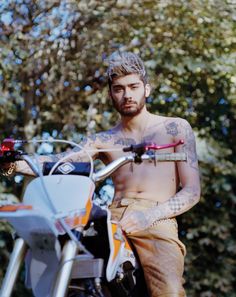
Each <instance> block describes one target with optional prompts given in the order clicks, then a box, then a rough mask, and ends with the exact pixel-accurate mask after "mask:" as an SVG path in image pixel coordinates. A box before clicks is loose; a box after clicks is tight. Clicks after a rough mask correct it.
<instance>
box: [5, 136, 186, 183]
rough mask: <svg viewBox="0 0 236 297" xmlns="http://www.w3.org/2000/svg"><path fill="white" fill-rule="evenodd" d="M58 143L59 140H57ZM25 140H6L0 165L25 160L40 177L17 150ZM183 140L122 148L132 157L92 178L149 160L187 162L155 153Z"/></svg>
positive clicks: (178, 155)
mask: <svg viewBox="0 0 236 297" xmlns="http://www.w3.org/2000/svg"><path fill="white" fill-rule="evenodd" d="M55 141H56V142H58V140H55ZM26 142H27V141H25V140H14V139H10V138H8V139H5V140H4V141H3V142H2V144H1V146H0V164H1V163H9V162H14V161H18V160H24V161H26V162H27V164H28V165H29V166H30V168H31V169H32V171H33V172H34V173H35V174H36V176H39V168H38V166H37V165H36V164H35V163H34V162H33V161H32V160H31V158H30V157H29V156H28V155H27V154H26V153H24V152H22V151H19V150H15V144H16V143H26ZM183 143H184V141H183V140H179V141H178V142H174V143H171V144H164V145H157V144H155V143H149V144H148V143H140V144H137V145H131V146H129V147H124V148H121V149H120V151H121V152H122V151H123V152H131V153H133V154H132V155H126V156H123V157H120V158H118V159H117V160H115V161H113V162H111V163H110V164H108V165H107V166H105V167H104V168H102V169H101V170H99V171H98V172H96V173H93V174H92V176H91V178H92V179H93V180H94V181H95V182H96V181H100V180H103V179H105V178H106V177H108V176H109V175H111V174H112V173H113V172H114V171H116V170H117V169H118V168H120V167H121V166H123V165H125V164H128V163H131V162H134V163H141V162H143V161H146V160H149V161H154V163H156V162H157V161H158V162H160V161H164V162H168V161H171V162H173V161H174V162H177V161H186V160H187V156H186V154H185V153H156V152H153V151H158V150H162V149H166V148H172V147H176V146H178V145H181V144H183Z"/></svg>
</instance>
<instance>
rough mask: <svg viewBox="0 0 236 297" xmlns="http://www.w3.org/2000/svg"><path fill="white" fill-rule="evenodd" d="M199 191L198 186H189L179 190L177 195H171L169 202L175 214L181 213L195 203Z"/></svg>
mask: <svg viewBox="0 0 236 297" xmlns="http://www.w3.org/2000/svg"><path fill="white" fill-rule="evenodd" d="M198 196H199V191H198V190H197V188H196V187H193V186H187V187H185V188H183V189H182V190H181V191H179V192H178V193H177V194H176V195H175V196H173V197H171V198H170V199H169V200H168V201H167V202H168V206H169V208H170V210H171V212H173V214H174V215H176V214H179V212H181V211H182V210H185V209H186V208H189V207H191V206H192V205H194V204H195V201H196V198H198Z"/></svg>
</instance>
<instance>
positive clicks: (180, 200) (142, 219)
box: [120, 119, 200, 233]
mask: <svg viewBox="0 0 236 297" xmlns="http://www.w3.org/2000/svg"><path fill="white" fill-rule="evenodd" d="M174 125H175V129H174V134H175V135H173V136H174V137H175V140H176V141H178V140H180V139H183V140H184V143H185V144H184V145H183V146H182V147H177V149H176V152H185V153H186V154H187V162H178V164H177V170H178V176H179V179H180V183H181V187H182V189H181V190H180V191H179V192H177V193H176V194H175V195H174V196H172V197H170V198H169V199H168V200H167V201H165V202H163V203H159V204H158V206H157V207H153V208H151V209H148V210H147V211H145V212H142V211H134V212H133V213H130V214H129V218H124V219H122V220H121V222H120V223H121V226H122V227H123V229H124V230H125V231H126V232H127V233H133V232H136V231H139V230H143V229H146V228H148V227H149V226H151V225H152V224H153V223H154V222H156V221H159V220H162V219H167V218H172V217H175V216H177V215H180V214H182V213H184V212H186V211H188V210H189V209H190V208H192V207H193V206H194V205H195V204H197V203H198V201H199V199H200V178H199V169H198V160H197V153H196V143H195V137H194V134H193V131H192V128H191V126H190V125H189V123H188V122H187V121H185V120H183V119H179V120H176V121H175V122H172V123H171V127H172V131H173V126H174ZM131 222H132V223H131Z"/></svg>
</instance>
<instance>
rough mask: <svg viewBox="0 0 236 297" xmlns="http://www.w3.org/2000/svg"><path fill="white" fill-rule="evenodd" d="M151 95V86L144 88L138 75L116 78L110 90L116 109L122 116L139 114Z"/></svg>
mask: <svg viewBox="0 0 236 297" xmlns="http://www.w3.org/2000/svg"><path fill="white" fill-rule="evenodd" d="M149 93H150V87H149V85H146V86H144V83H143V81H142V80H141V79H140V77H139V76H138V75H137V74H129V75H125V76H121V77H118V78H114V79H113V81H112V84H111V88H110V97H111V99H112V101H113V104H114V107H115V109H116V110H117V111H118V112H119V113H120V114H121V115H122V116H135V115H137V114H139V113H140V112H141V110H142V109H143V107H144V105H145V101H146V97H147V96H148V95H149Z"/></svg>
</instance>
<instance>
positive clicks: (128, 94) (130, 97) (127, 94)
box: [124, 88, 132, 100]
mask: <svg viewBox="0 0 236 297" xmlns="http://www.w3.org/2000/svg"><path fill="white" fill-rule="evenodd" d="M124 99H126V100H129V99H132V96H131V92H130V90H129V89H128V88H127V89H125V92H124Z"/></svg>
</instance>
